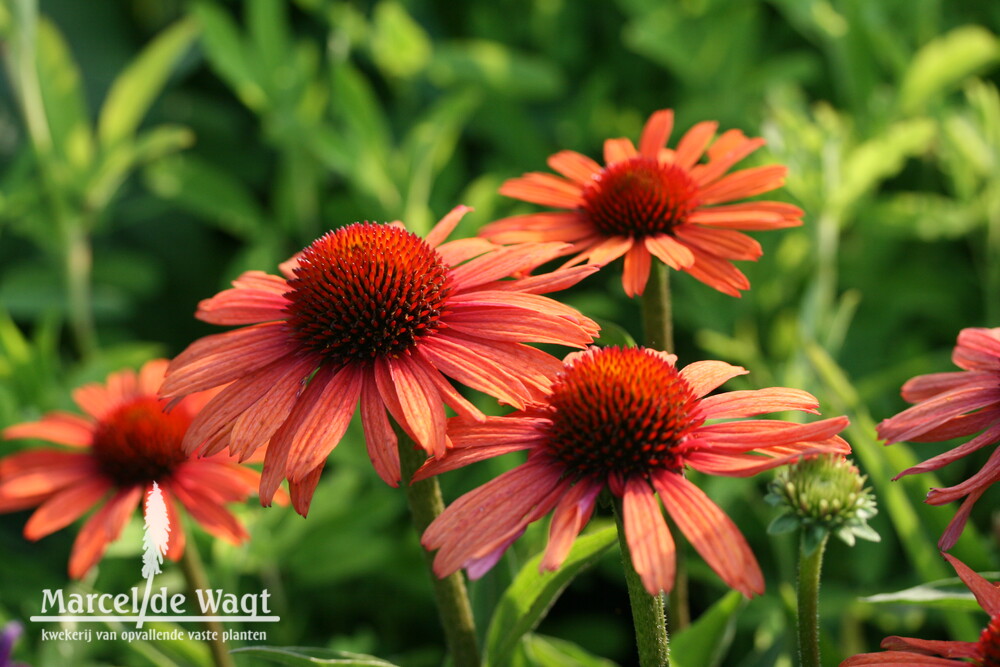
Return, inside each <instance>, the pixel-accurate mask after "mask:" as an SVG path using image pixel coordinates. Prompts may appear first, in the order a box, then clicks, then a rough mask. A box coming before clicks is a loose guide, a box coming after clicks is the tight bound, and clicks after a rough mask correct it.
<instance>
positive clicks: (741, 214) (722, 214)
mask: <svg viewBox="0 0 1000 667" xmlns="http://www.w3.org/2000/svg"><path fill="white" fill-rule="evenodd" d="M802 215H803V211H802V209H800V208H798V207H797V206H793V205H791V204H786V203H784V202H771V201H752V202H747V203H744V204H729V205H726V206H712V207H710V208H700V209H698V210H697V211H695V212H694V213H692V214H691V215H689V216H688V219H687V221H688V222H689V223H690V224H692V225H704V226H706V227H713V228H718V229H742V230H744V231H766V230H769V229H784V228H787V227H798V226H800V225H801V224H802V219H801V218H802Z"/></svg>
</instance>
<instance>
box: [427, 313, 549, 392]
mask: <svg viewBox="0 0 1000 667" xmlns="http://www.w3.org/2000/svg"><path fill="white" fill-rule="evenodd" d="M437 338H439V339H444V338H447V339H449V340H451V341H454V342H457V343H459V344H460V345H462V346H463V347H465V348H467V349H469V350H470V351H471V352H473V353H475V354H477V355H478V358H479V363H480V365H482V364H483V363H484V362H485V361H489V362H491V363H492V364H493V365H494V366H496V367H498V368H500V369H501V370H502V376H501V377H500V378H499V379H502V380H503V381H504V382H505V383H506V384H507V386H508V388H509V389H513V387H515V386H516V387H522V388H524V394H522V395H521V396H520V400H522V401H527V402H537V401H540V400H543V399H544V396H545V395H546V394H547V393H548V391H549V388H550V387H551V386H552V378H553V377H555V375H556V374H557V373H559V372H560V371H562V363H561V362H560V361H559V360H558V359H556V358H555V357H553V356H552V355H551V354H549V353H547V352H543V351H542V350H539V349H537V348H534V347H530V346H528V345H522V344H521V343H510V342H507V341H484V340H482V339H479V338H476V337H473V336H468V335H465V334H462V333H459V332H457V331H446V332H443V333H442V334H441V335H440V336H438V337H437ZM441 370H442V371H444V372H445V373H446V374H448V375H451V373H450V372H449V371H447V370H445V369H443V368H442V369H441ZM508 377H509V378H511V380H507V378H508ZM455 379H457V380H459V381H460V382H463V383H464V381H463V380H461V379H460V378H458V377H455ZM470 386H472V385H470ZM497 398H500V397H499V396H498V397H497ZM500 400H501V401H503V399H502V398H500ZM515 407H523V406H515Z"/></svg>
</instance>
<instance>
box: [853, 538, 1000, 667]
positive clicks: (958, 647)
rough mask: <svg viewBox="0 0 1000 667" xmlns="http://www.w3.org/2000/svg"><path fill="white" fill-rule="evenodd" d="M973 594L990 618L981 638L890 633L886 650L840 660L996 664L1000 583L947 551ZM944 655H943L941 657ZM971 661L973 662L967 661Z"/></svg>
mask: <svg viewBox="0 0 1000 667" xmlns="http://www.w3.org/2000/svg"><path fill="white" fill-rule="evenodd" d="M943 555H944V557H945V558H947V559H948V562H949V563H951V565H952V567H954V568H955V572H956V573H957V574H958V576H959V578H960V579H961V580H962V583H964V584H965V585H966V586H967V587H968V588H969V590H970V591H972V594H973V595H974V596H975V597H976V602H978V603H979V606H980V607H982V609H983V611H985V612H986V613H987V614H989V615H990V622H989V623H988V624H987V626H986V627H985V628H983V631H982V633H981V634H980V635H979V641H975V642H963V641H945V640H934V639H915V638H912V637H886V638H885V639H883V640H882V648H884V649H889V650H888V651H885V652H883V653H863V654H861V655H856V656H853V657H851V658H848V659H847V660H844V661H843V662H842V663H840V667H861V666H862V665H865V666H867V667H875V666H876V665H909V666H910V667H960V666H962V665H964V666H965V667H970V665H977V666H978V667H994V666H995V665H1000V584H994V583H990V582H988V581H986V580H985V579H983V578H982V577H981V576H979V575H978V574H976V573H975V572H973V571H972V570H971V569H969V567H968V566H967V565H966V564H965V563H963V562H962V561H960V560H958V559H957V558H955V557H954V556H950V555H948V554H943ZM938 656H940V657H938ZM967 661H971V662H967Z"/></svg>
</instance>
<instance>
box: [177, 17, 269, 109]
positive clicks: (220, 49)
mask: <svg viewBox="0 0 1000 667" xmlns="http://www.w3.org/2000/svg"><path fill="white" fill-rule="evenodd" d="M194 16H195V18H196V19H197V21H198V25H200V26H201V31H202V44H203V45H204V47H205V53H206V55H207V56H208V61H209V62H210V63H211V65H212V68H213V69H214V70H215V72H216V74H218V75H219V76H220V77H222V78H223V79H225V81H226V82H227V83H228V84H229V86H230V87H231V88H232V89H233V91H234V92H235V93H236V95H237V97H239V98H240V101H241V102H243V104H245V105H246V106H247V107H248V108H250V109H253V110H255V111H260V110H261V109H263V108H264V107H265V106H267V94H266V93H265V92H264V89H263V87H262V84H261V81H260V77H259V76H258V74H257V72H255V71H254V70H253V68H252V67H251V66H250V64H249V61H248V58H247V49H246V46H245V45H244V43H243V40H242V38H241V36H240V32H239V28H238V27H237V26H236V23H235V22H234V21H233V20H232V19H231V18H230V17H229V14H227V13H226V12H225V10H223V9H222V8H221V7H219V6H217V5H215V4H212V3H209V2H199V3H197V4H196V5H195V6H194Z"/></svg>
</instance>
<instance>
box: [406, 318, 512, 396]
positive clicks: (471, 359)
mask: <svg viewBox="0 0 1000 667" xmlns="http://www.w3.org/2000/svg"><path fill="white" fill-rule="evenodd" d="M418 349H419V354H420V355H421V356H422V357H424V358H425V359H427V360H428V361H429V362H430V363H431V364H432V365H433V366H435V367H436V368H437V369H438V370H440V371H441V372H442V373H444V374H445V375H448V376H450V377H453V378H455V379H456V380H458V381H459V382H461V383H462V384H464V385H466V386H468V387H472V388H473V389H477V390H479V391H481V392H483V393H485V394H489V395H490V396H493V397H494V398H497V399H499V400H500V401H502V402H504V403H506V404H508V405H512V406H514V407H515V408H523V407H524V399H525V398H526V397H528V396H529V395H530V393H531V392H530V391H529V390H528V389H527V387H525V386H524V384H522V383H521V381H520V380H518V379H517V377H516V376H514V375H513V374H511V373H509V372H508V371H507V370H506V369H504V368H503V367H502V366H501V365H499V364H497V363H494V362H493V361H492V360H491V359H489V358H484V357H482V356H481V355H479V354H477V351H476V350H472V349H469V346H467V345H465V344H464V341H462V340H453V339H450V338H449V337H447V336H442V335H438V336H431V337H428V338H426V339H424V340H423V341H421V344H420V347H419V348H418Z"/></svg>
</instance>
